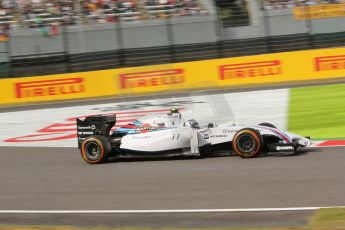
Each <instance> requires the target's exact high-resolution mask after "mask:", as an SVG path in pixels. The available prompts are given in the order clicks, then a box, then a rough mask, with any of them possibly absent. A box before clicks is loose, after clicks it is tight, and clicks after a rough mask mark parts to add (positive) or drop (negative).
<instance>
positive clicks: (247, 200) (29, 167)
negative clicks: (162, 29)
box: [0, 147, 345, 227]
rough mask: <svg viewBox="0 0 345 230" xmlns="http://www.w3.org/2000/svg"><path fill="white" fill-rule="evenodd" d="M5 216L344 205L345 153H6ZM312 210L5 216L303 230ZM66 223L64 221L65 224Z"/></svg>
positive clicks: (2, 166)
mask: <svg viewBox="0 0 345 230" xmlns="http://www.w3.org/2000/svg"><path fill="white" fill-rule="evenodd" d="M0 158H1V160H0V184H1V192H0V193H1V196H0V204H1V209H2V210H28V209H29V210H133V209H135V210H138V209H139V210H152V209H169V210H172V209H226V208H281V207H301V206H309V207H310V206H338V205H344V204H345V196H344V191H345V183H344V175H345V160H344V158H345V149H344V148H340V147H336V148H320V149H312V150H310V151H305V152H301V153H300V154H297V155H285V154H284V155H267V156H263V157H259V158H256V159H240V158H238V157H236V156H227V155H225V156H218V157H212V158H206V159H195V158H174V159H155V160H153V159H150V160H148V159H146V160H144V159H136V160H121V161H119V160H114V161H112V162H110V163H107V164H103V165H89V164H87V163H85V162H83V160H82V159H81V157H80V154H79V152H78V150H77V149H73V148H25V147H22V148H15V147H2V148H1V156H0ZM310 214H311V212H306V211H305V212H272V213H261V212H260V213H249V214H248V213H188V214H169V213H168V214H164V213H157V214H93V215H91V214H74V215H62V214H59V215H57V214H55V215H52V214H0V223H2V224H15V223H17V224H18V223H19V224H36V225H37V224H52V225H60V224H63V225H81V226H94V225H106V226H141V227H143V226H146V227H207V226H213V227H225V226H282V225H283V226H297V225H302V224H303V223H305V222H306V220H307V218H308V216H309V215H310ZM62 217H63V218H62Z"/></svg>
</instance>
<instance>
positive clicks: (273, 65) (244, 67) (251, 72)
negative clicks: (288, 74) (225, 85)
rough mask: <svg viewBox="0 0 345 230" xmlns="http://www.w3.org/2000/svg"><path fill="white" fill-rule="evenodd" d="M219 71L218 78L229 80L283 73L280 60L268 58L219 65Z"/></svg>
mask: <svg viewBox="0 0 345 230" xmlns="http://www.w3.org/2000/svg"><path fill="white" fill-rule="evenodd" d="M219 72H220V80H230V79H239V78H251V77H268V76H274V75H280V74H282V73H283V68H282V62H281V61H280V60H270V61H262V62H248V63H236V64H229V65H221V66H220V67H219Z"/></svg>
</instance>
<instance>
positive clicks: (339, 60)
mask: <svg viewBox="0 0 345 230" xmlns="http://www.w3.org/2000/svg"><path fill="white" fill-rule="evenodd" d="M343 69H345V55H338V56H326V57H316V58H315V70H316V71H328V70H343Z"/></svg>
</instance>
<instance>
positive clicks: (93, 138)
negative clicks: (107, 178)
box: [81, 137, 105, 164]
mask: <svg viewBox="0 0 345 230" xmlns="http://www.w3.org/2000/svg"><path fill="white" fill-rule="evenodd" d="M90 142H94V143H96V144H97V145H98V146H99V147H100V150H101V153H100V157H99V158H98V159H97V160H90V159H88V158H87V155H86V152H85V145H86V144H88V143H90ZM81 155H82V157H83V159H84V160H85V161H86V162H87V163H90V164H99V163H103V162H104V160H105V151H104V146H103V143H102V141H100V140H99V139H98V138H97V137H89V138H87V139H86V140H85V141H84V142H83V144H82V146H81Z"/></svg>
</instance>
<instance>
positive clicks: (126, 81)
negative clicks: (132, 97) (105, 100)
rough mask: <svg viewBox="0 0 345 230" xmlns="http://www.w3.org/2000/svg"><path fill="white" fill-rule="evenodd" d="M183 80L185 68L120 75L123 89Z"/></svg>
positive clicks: (181, 81)
mask: <svg viewBox="0 0 345 230" xmlns="http://www.w3.org/2000/svg"><path fill="white" fill-rule="evenodd" d="M183 82H185V76H184V70H183V69H168V70H158V71H149V72H139V73H126V74H121V75H120V87H121V88H122V89H127V88H137V87H150V86H161V85H175V84H181V83H183Z"/></svg>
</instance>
